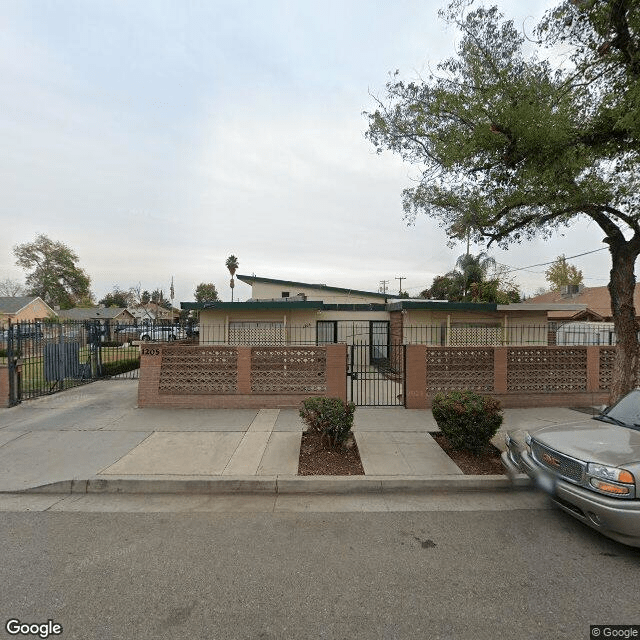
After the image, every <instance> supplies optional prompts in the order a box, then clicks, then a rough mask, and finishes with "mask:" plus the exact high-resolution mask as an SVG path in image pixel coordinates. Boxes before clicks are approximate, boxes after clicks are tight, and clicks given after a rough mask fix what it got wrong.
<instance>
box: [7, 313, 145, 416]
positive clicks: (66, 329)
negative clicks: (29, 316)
mask: <svg viewBox="0 0 640 640" xmlns="http://www.w3.org/2000/svg"><path fill="white" fill-rule="evenodd" d="M0 364H7V365H8V367H9V381H10V394H11V401H12V403H17V402H20V401H21V400H26V399H29V398H35V397H38V396H43V395H47V394H50V393H55V392H56V391H62V390H64V389H69V388H72V387H76V386H78V385H82V384H86V383H88V382H92V381H94V380H98V379H104V378H137V377H138V369H139V367H140V349H139V347H138V346H137V345H134V344H133V343H132V342H131V341H129V340H126V341H125V340H118V339H117V337H116V335H115V327H114V326H112V325H110V324H108V323H105V322H102V321H93V320H90V321H73V322H70V321H69V322H30V323H27V322H20V323H17V324H9V325H8V326H7V327H5V328H4V329H2V330H0Z"/></svg>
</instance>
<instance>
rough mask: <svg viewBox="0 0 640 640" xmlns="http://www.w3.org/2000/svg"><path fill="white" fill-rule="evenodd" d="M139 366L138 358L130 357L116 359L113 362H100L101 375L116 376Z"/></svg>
mask: <svg viewBox="0 0 640 640" xmlns="http://www.w3.org/2000/svg"><path fill="white" fill-rule="evenodd" d="M139 367H140V358H130V359H128V360H117V361H115V362H103V363H102V375H103V376H117V375H119V374H121V373H126V372H127V371H133V370H134V369H138V368H139Z"/></svg>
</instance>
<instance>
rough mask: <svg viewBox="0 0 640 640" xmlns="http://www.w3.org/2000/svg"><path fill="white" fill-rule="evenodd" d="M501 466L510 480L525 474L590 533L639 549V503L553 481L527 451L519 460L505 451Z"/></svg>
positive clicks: (553, 478)
mask: <svg viewBox="0 0 640 640" xmlns="http://www.w3.org/2000/svg"><path fill="white" fill-rule="evenodd" d="M502 464H503V466H504V467H505V470H506V472H507V474H508V475H509V477H510V478H513V477H515V475H516V474H519V473H523V472H524V473H526V474H527V475H528V476H529V477H530V478H531V479H532V480H534V481H535V482H536V484H537V485H538V486H539V487H540V488H542V489H544V490H545V491H547V492H548V493H549V495H550V496H551V499H552V500H553V502H554V503H555V504H556V505H557V506H558V507H560V508H561V509H562V510H563V511H565V512H566V513H568V514H569V515H572V516H573V517H574V518H577V519H578V520H580V521H581V522H583V523H584V524H586V525H588V526H589V527H591V528H592V529H595V530H597V531H599V532H600V533H602V534H603V535H605V536H607V537H609V538H612V539H613V540H616V541H618V542H622V543H624V544H627V545H630V546H633V547H640V500H638V499H635V500H623V499H619V498H610V497H608V496H605V495H602V494H600V493H596V492H595V491H590V490H589V489H585V488H584V487H581V486H578V485H575V484H572V483H571V482H567V481H566V480H562V479H561V478H558V477H555V476H553V475H552V474H550V473H548V472H547V471H546V470H545V469H544V468H542V467H541V466H540V465H538V464H537V463H536V462H535V461H534V460H533V459H532V458H531V456H530V455H528V453H527V452H526V451H523V452H521V453H520V454H519V456H518V457H515V456H514V454H513V452H507V451H505V452H504V453H503V454H502Z"/></svg>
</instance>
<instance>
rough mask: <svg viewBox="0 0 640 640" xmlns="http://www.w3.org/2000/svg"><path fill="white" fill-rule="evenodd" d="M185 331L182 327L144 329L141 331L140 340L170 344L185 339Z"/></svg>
mask: <svg viewBox="0 0 640 640" xmlns="http://www.w3.org/2000/svg"><path fill="white" fill-rule="evenodd" d="M183 337H184V335H183V331H182V329H181V328H180V327H174V326H171V327H158V326H156V327H142V328H141V330H140V340H144V341H150V340H153V341H154V342H156V341H159V342H169V341H171V340H177V339H178V338H183Z"/></svg>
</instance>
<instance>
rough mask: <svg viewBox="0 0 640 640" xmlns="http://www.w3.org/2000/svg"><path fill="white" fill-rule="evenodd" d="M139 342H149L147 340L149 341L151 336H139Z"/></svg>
mask: <svg viewBox="0 0 640 640" xmlns="http://www.w3.org/2000/svg"><path fill="white" fill-rule="evenodd" d="M140 340H142V341H143V342H149V340H151V336H140Z"/></svg>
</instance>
